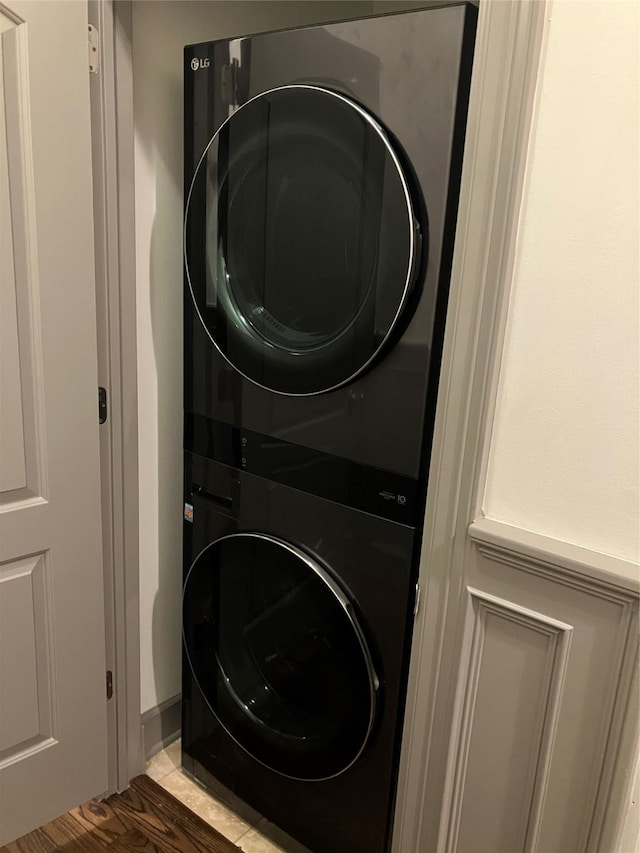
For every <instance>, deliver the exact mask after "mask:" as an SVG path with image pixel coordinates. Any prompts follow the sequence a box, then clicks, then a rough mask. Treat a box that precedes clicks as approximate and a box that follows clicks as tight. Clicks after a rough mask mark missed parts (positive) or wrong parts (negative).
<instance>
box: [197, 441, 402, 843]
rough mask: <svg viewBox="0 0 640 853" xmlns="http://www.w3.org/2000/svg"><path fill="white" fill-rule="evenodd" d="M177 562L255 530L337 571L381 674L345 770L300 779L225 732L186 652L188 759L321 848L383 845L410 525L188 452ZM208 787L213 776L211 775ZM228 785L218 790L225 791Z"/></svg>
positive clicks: (397, 720) (398, 711) (398, 710)
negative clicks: (365, 735)
mask: <svg viewBox="0 0 640 853" xmlns="http://www.w3.org/2000/svg"><path fill="white" fill-rule="evenodd" d="M186 463H187V464H186V468H185V474H186V479H185V502H188V503H190V504H191V505H192V506H193V520H192V522H189V521H185V523H184V531H185V537H184V542H185V565H186V566H187V568H188V567H189V566H190V565H191V563H192V562H193V560H194V559H195V558H196V556H197V555H198V554H199V553H200V552H201V551H202V550H203V549H205V548H206V547H207V546H208V545H209V544H210V543H211V542H212V541H214V540H216V539H218V538H220V537H222V536H228V535H230V534H233V533H236V532H244V531H247V530H258V531H263V532H269V533H270V534H272V535H273V536H277V537H278V538H280V539H286V540H287V541H288V542H290V543H291V544H293V545H294V546H296V547H299V548H303V549H304V550H305V551H307V552H308V553H309V554H310V555H311V556H312V557H313V558H314V559H316V560H317V561H318V562H320V563H321V564H322V565H324V566H326V567H328V568H330V569H331V572H332V574H333V575H334V576H335V577H337V578H339V579H340V585H341V586H342V588H343V589H344V590H345V591H346V592H347V594H348V596H349V599H350V600H351V601H352V602H353V608H354V613H355V614H356V615H357V618H358V621H359V624H360V626H361V628H362V631H363V633H364V636H365V638H366V643H367V647H368V648H369V651H370V653H371V656H372V659H373V661H374V667H375V671H376V674H377V675H378V677H379V679H380V688H379V691H378V701H377V706H378V711H377V713H376V720H375V724H374V728H373V731H372V733H371V737H370V739H369V742H368V744H367V746H366V748H365V749H364V751H363V752H362V754H361V755H360V757H359V758H358V760H357V761H356V762H355V763H354V764H352V765H351V767H349V768H348V769H347V770H346V771H345V772H344V773H341V774H340V775H339V776H336V777H334V778H332V779H328V780H324V781H312V782H305V781H302V782H301V781H296V780H293V779H290V778H287V777H285V776H283V775H281V774H279V773H276V772H274V771H273V770H269V769H268V768H267V767H265V766H264V765H263V764H262V763H260V762H258V761H257V760H256V759H254V758H252V757H251V756H250V755H249V754H248V753H247V752H246V750H244V749H242V748H241V747H240V746H238V744H237V743H236V742H235V741H234V740H233V739H232V738H231V737H229V735H228V734H227V733H226V731H225V730H224V729H223V728H222V726H221V725H220V723H219V722H218V720H217V718H216V717H215V716H214V715H213V714H212V712H211V710H210V708H209V706H208V705H207V703H206V701H205V699H204V697H203V695H202V691H201V690H200V688H199V687H198V685H197V684H196V682H195V680H194V678H193V675H192V671H191V668H190V666H189V663H188V661H187V660H186V659H185V662H184V666H183V679H184V681H183V732H182V738H183V740H182V742H183V750H184V761H185V764H186V765H187V766H188V767H189V768H190V769H191V770H192V771H193V772H194V773H195V774H196V776H197V778H198V779H200V780H201V781H202V782H204V783H206V784H208V785H210V784H211V785H214V780H213V778H212V777H211V776H209V775H207V772H206V770H205V768H209V771H210V772H211V773H213V774H214V776H216V777H217V778H218V779H219V780H220V781H221V782H222V783H223V784H224V785H225V786H226V787H227V788H228V789H230V790H232V791H233V792H235V794H236V795H237V796H239V797H241V798H242V799H244V800H245V801H246V802H247V803H250V804H252V805H253V807H254V808H255V809H257V810H258V811H259V812H260V813H261V814H267V815H269V816H270V818H271V819H272V820H273V821H274V822H275V823H277V824H278V825H280V826H281V827H282V828H284V829H285V830H287V831H288V832H290V833H291V834H293V835H294V837H297V838H298V839H299V840H300V841H301V842H303V843H304V844H306V845H307V846H308V847H309V848H310V849H311V850H314V851H319V853H382V851H383V850H384V849H385V838H386V836H387V831H388V826H389V815H390V814H391V809H392V803H393V789H394V784H395V781H394V779H395V777H394V772H395V767H396V766H397V765H396V762H397V757H398V752H397V750H398V747H399V742H400V732H401V728H400V726H401V721H402V708H403V703H404V689H405V683H406V681H405V679H406V666H407V657H408V648H409V641H410V634H411V625H412V621H411V617H410V614H411V612H412V608H413V602H414V584H415V577H414V572H415V565H414V563H413V560H414V555H415V553H416V543H417V536H416V532H415V530H413V529H412V528H410V527H406V526H404V525H402V524H396V523H394V522H390V521H385V520H384V519H381V518H377V517H374V516H371V515H367V514H366V513H363V512H359V511H357V510H350V509H348V508H346V507H344V506H340V505H339V504H336V503H333V502H332V501H328V500H323V499H320V498H317V497H314V496H313V495H309V494H305V493H304V492H300V491H298V490H296V489H291V488H288V487H285V486H282V485H279V484H277V483H273V482H269V481H268V480H266V479H264V478H262V477H255V476H253V475H251V474H248V473H245V472H242V471H237V470H234V469H233V468H231V467H228V466H225V465H219V464H216V463H213V462H210V461H209V460H206V459H202V458H200V457H197V456H194V455H193V454H186ZM214 787H215V785H214ZM223 795H224V794H223Z"/></svg>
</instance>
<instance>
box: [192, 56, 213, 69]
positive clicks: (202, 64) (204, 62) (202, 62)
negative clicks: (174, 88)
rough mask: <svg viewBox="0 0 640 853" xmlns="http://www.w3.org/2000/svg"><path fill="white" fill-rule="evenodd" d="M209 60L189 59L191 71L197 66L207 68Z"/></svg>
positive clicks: (197, 67)
mask: <svg viewBox="0 0 640 853" xmlns="http://www.w3.org/2000/svg"><path fill="white" fill-rule="evenodd" d="M208 67H209V60H208V59H195V58H194V59H192V60H191V69H192V70H193V71H197V70H198V69H199V68H208Z"/></svg>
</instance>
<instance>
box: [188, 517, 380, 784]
mask: <svg viewBox="0 0 640 853" xmlns="http://www.w3.org/2000/svg"><path fill="white" fill-rule="evenodd" d="M183 618H184V621H183V626H184V627H183V639H184V644H185V649H186V653H187V658H188V661H189V664H190V666H191V669H192V671H193V674H194V677H195V679H196V681H197V683H198V685H199V687H200V689H201V691H202V693H203V695H204V697H205V699H206V700H207V703H208V704H209V706H210V708H211V710H212V711H213V713H214V714H215V716H216V717H217V719H218V720H219V722H220V723H221V725H222V726H223V727H224V728H225V729H226V731H227V732H228V734H229V735H231V737H232V738H234V740H235V741H236V742H237V743H238V744H239V745H240V746H241V747H242V748H243V749H245V750H246V751H247V752H248V753H249V754H250V755H251V756H253V757H254V758H255V759H257V760H258V761H260V762H261V763H262V764H265V765H266V766H267V767H269V768H271V769H272V770H275V771H277V772H278V773H282V774H284V775H286V776H289V777H293V778H296V779H326V778H330V777H332V776H336V775H338V774H339V773H341V772H343V771H344V770H346V769H347V768H348V767H349V766H350V765H351V764H353V762H354V761H355V760H356V759H357V758H358V756H359V755H360V753H361V752H362V750H363V749H364V747H365V745H366V743H367V741H368V738H369V735H370V733H371V729H372V726H373V721H374V718H375V712H376V701H377V692H378V679H377V677H376V674H375V671H374V667H373V663H372V660H371V655H370V654H369V651H368V649H367V644H366V641H365V638H364V635H363V633H362V630H361V628H360V626H359V624H358V621H357V619H356V617H355V614H354V612H353V607H352V605H351V602H350V601H349V598H348V597H347V595H346V594H345V593H344V591H343V590H342V589H341V588H340V586H339V585H338V584H337V583H336V581H335V580H334V579H333V578H332V577H331V575H330V574H329V573H328V572H327V571H326V569H324V568H323V567H322V566H320V565H319V564H318V563H317V562H316V561H315V560H313V559H312V558H311V557H310V556H309V555H307V554H306V553H304V552H303V551H301V550H299V549H298V548H296V547H294V546H292V545H290V544H288V543H286V542H284V541H282V540H280V539H276V538H275V537H271V536H266V535H263V534H258V533H238V534H235V535H232V536H226V537H223V538H221V539H218V540H217V541H215V542H213V543H212V544H211V545H209V546H208V547H207V548H205V550H204V551H203V552H202V553H201V554H200V556H199V557H198V558H197V559H196V560H195V562H194V563H193V565H192V567H191V569H190V571H189V573H188V575H187V579H186V581H185V586H184V597H183Z"/></svg>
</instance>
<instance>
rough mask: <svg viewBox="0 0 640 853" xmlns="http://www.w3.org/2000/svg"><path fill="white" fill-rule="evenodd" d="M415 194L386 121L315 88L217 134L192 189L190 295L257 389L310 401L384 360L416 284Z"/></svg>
mask: <svg viewBox="0 0 640 853" xmlns="http://www.w3.org/2000/svg"><path fill="white" fill-rule="evenodd" d="M412 211H413V208H412V205H411V201H410V197H409V190H408V187H407V184H406V182H405V179H404V177H403V175H402V170H401V167H400V164H399V162H398V160H397V157H396V155H395V154H394V153H393V149H392V147H391V143H390V141H389V140H388V138H387V136H386V134H385V132H384V131H383V129H382V128H381V127H380V126H379V125H378V123H377V122H376V121H375V120H374V119H373V118H371V117H369V116H368V114H366V113H365V112H364V111H363V110H362V109H360V108H359V107H358V106H357V105H356V104H355V103H353V102H351V101H349V100H348V99H345V98H344V97H342V96H339V95H337V94H333V93H330V92H327V91H324V90H322V89H318V88H314V87H308V86H293V87H285V88H280V89H276V90H274V91H272V92H267V93H265V94H262V95H260V96H258V97H257V98H255V99H254V100H252V101H250V102H248V103H247V104H246V105H244V106H243V107H242V108H241V109H239V110H237V111H236V112H235V113H234V114H233V115H232V116H231V117H230V118H229V119H228V120H227V121H226V122H225V124H223V126H222V127H221V128H220V130H219V131H218V133H217V134H216V136H215V137H214V139H213V140H212V142H211V144H210V145H209V146H208V149H207V152H206V155H205V156H204V158H203V159H202V160H201V162H200V164H199V166H198V168H197V170H196V173H195V177H194V181H193V185H192V187H191V188H190V194H189V199H188V206H187V212H186V227H185V251H186V261H187V270H188V275H189V281H190V286H191V292H192V295H193V298H194V300H195V302H196V305H197V308H198V313H199V315H200V318H201V320H202V321H203V323H204V324H205V326H206V328H207V330H208V332H209V334H210V335H211V337H212V339H213V341H214V342H215V343H216V345H217V346H218V348H219V349H220V351H221V352H222V353H223V354H224V355H225V356H226V358H228V360H229V361H230V362H231V363H232V364H233V365H234V366H235V367H236V368H237V369H238V370H239V371H240V372H241V373H242V374H243V375H245V376H247V377H248V378H250V379H252V380H253V381H255V382H256V383H258V384H259V385H261V386H263V387H265V388H269V389H272V390H275V391H279V392H282V393H287V394H313V393H318V392H321V391H325V390H326V389H328V388H333V387H336V386H338V385H340V384H343V383H344V382H347V381H349V380H350V379H351V378H352V377H353V376H354V375H356V374H358V373H359V372H360V371H361V370H362V369H363V368H364V367H365V366H366V365H367V364H368V363H369V362H370V361H371V359H372V358H373V357H374V356H375V355H376V353H377V352H378V350H379V349H380V348H381V346H382V344H383V342H384V341H385V340H386V338H387V336H388V335H389V333H390V331H391V329H392V328H393V326H394V324H395V323H396V321H397V319H398V317H399V315H400V313H401V311H402V308H403V306H404V305H405V302H406V299H407V297H408V294H409V292H410V289H411V285H412V284H413V275H414V272H415V266H416V264H415V259H416V257H417V256H419V246H418V242H419V238H418V232H417V226H416V225H415V222H414V216H413V212H412Z"/></svg>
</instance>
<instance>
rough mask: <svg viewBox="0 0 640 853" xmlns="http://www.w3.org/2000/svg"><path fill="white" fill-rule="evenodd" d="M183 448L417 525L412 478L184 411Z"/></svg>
mask: <svg viewBox="0 0 640 853" xmlns="http://www.w3.org/2000/svg"><path fill="white" fill-rule="evenodd" d="M184 449H185V450H189V451H192V452H193V453H197V454H198V455H199V456H206V457H207V458H208V459H211V460H213V461H214V462H222V463H223V464H225V465H233V466H234V467H235V468H239V469H241V470H243V471H248V472H249V473H251V474H258V475H259V476H261V477H267V478H268V479H269V480H273V481H274V482H276V483H282V485H285V486H293V487H294V488H296V489H301V490H302V491H305V492H308V493H309V494H312V495H317V496H318V497H322V498H328V499H329V500H332V501H337V502H338V503H341V504H344V505H345V506H349V507H354V508H355V509H361V510H364V511H365V512H370V513H372V514H374V515H378V516H380V517H382V518H388V519H389V520H390V521H399V522H401V523H402V524H408V525H412V526H416V525H417V524H418V523H419V521H420V513H421V506H422V502H421V500H420V496H419V489H418V482H417V480H415V479H412V478H411V477H403V476H401V475H400V474H395V473H394V472H392V471H384V470H382V469H380V468H373V467H371V466H367V465H358V464H357V463H355V462H351V461H350V460H349V459H343V458H341V457H339V456H333V455H332V454H329V453H322V452H320V451H319V450H313V449H312V448H309V447H301V446H300V445H299V444H294V443H293V442H290V441H284V440H283V439H281V438H278V437H276V436H268V435H261V434H260V433H256V432H253V431H251V430H247V429H242V430H241V429H238V428H236V427H232V426H229V425H228V424H225V423H223V422H221V421H213V420H210V419H209V418H203V417H202V416H201V415H192V414H190V413H189V412H185V416H184Z"/></svg>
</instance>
